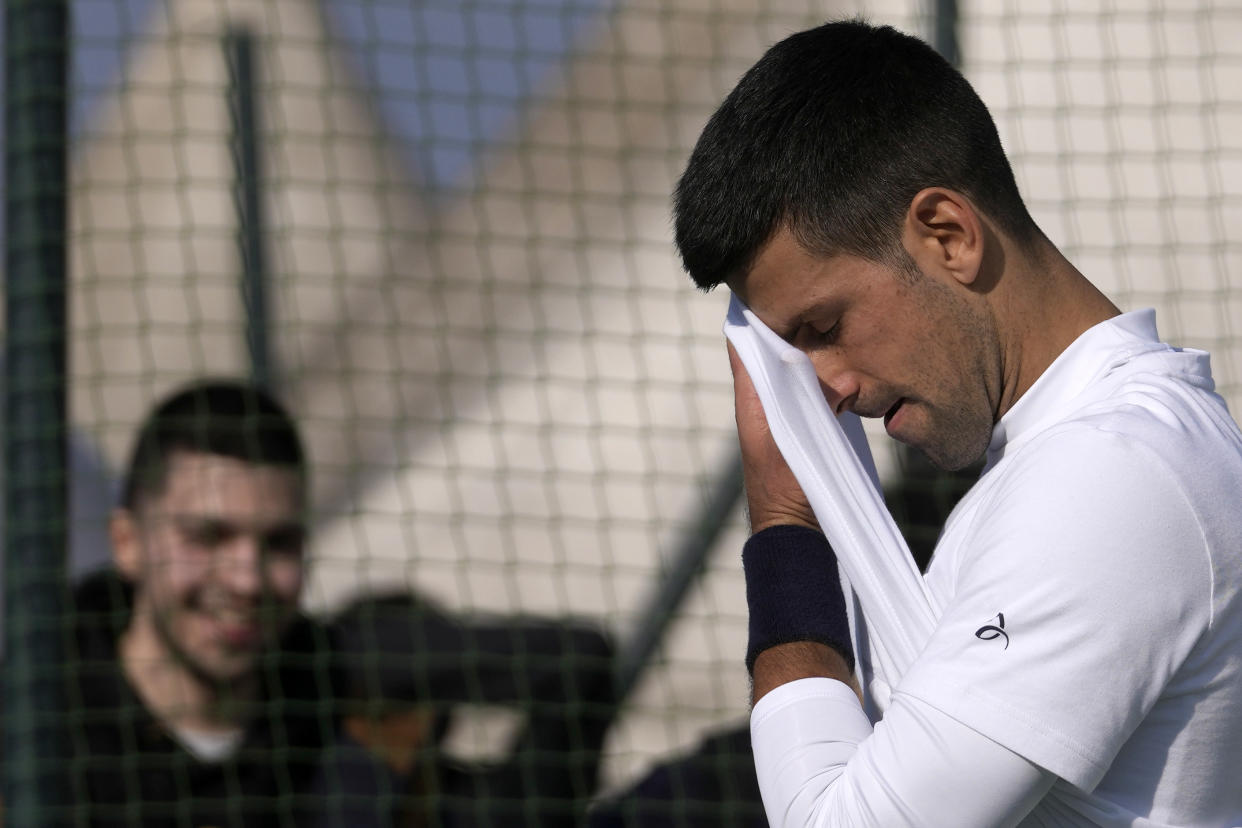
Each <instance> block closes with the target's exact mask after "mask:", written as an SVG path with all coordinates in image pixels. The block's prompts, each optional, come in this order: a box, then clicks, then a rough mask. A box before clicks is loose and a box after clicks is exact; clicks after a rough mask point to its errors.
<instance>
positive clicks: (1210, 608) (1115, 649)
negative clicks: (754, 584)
mask: <svg viewBox="0 0 1242 828" xmlns="http://www.w3.org/2000/svg"><path fill="white" fill-rule="evenodd" d="M926 579H927V583H928V586H929V588H930V590H931V591H932V593H933V594H934V595H935V596H936V597H937V599H938V600H939V603H940V604H941V605H942V606H944V607H945V610H944V612H943V614H942V616H941V618H940V619H939V621H938V623H937V627H936V630H935V632H934V634H933V635H932V638H931V640H930V641H929V643H928V645H927V647H926V649H925V650H924V651H923V652H922V654H921V655H920V657H919V659H918V660H917V661H916V663H915V664H914V665H913V666H912V667H911V669H910V670H909V671H908V672H907V673H906V674H905V676H903V677H902V680H901V681H900V682H899V684H898V686H897V688H896V691H895V693H894V696H893V704H892V706H891V707H890V709H889V710H888V712H887V713H886V716H885V721H884V722H882V723H881V724H880V725H878V726H877V727H876V729H875V734H874V735H871V734H870V728H869V727H864V723H865V722H866V719H865V717H864V718H862V719H861V720H860V719H858V718H857V717H855V716H852V715H850V716H846V715H842V714H841V710H842V697H840V696H839V695H837V696H836V697H834V698H835V701H834V703H833V704H831V705H830V704H828V703H826V702H825V701H824V698H825V695H824V694H825V692H826V691H825V689H824V686H823V681H824V680H806V681H803V682H794V683H792V684H789V685H785V686H783V687H781V688H778V690H777V691H774V692H773V693H770V694H769V695H768V696H765V697H764V698H763V699H762V700H760V702H759V704H757V705H756V707H755V710H754V713H753V715H752V731H753V735H754V740H755V752H756V764H757V767H758V768H759V775H760V782H761V788H763V790H764V798H765V803H767V804H768V808H769V817H770V818H772V821H773V823H774V824H776V825H781V824H798V825H801V824H804V820H802V815H807V819H817V818H818V817H820V816H822V815H823V813H824V812H825V811H826V810H833V809H835V811H834V813H835V816H834V817H833V820H832V821H828V822H824V823H823V824H884V825H893V824H926V825H953V826H967V825H971V824H979V825H990V824H1013V823H1014V822H1016V821H1018V820H1022V819H1023V815H1024V814H1026V812H1027V811H1028V810H1030V808H1031V805H1032V803H1034V802H1035V801H1038V804H1036V805H1035V806H1034V809H1033V810H1030V813H1029V815H1026V817H1025V820H1024V821H1023V822H1022V824H1024V825H1028V824H1029V825H1066V824H1103V825H1148V826H1156V825H1179V826H1183V825H1196V826H1197V825H1203V826H1236V825H1242V772H1240V771H1239V770H1238V768H1239V762H1242V592H1240V587H1242V434H1240V433H1239V431H1238V427H1237V425H1236V424H1235V423H1234V422H1233V420H1232V419H1231V418H1230V417H1229V415H1228V412H1227V411H1226V409H1225V406H1224V403H1223V402H1222V401H1221V400H1220V398H1219V397H1217V396H1216V395H1215V394H1214V393H1212V381H1211V378H1210V372H1209V368H1208V358H1207V355H1206V354H1203V353H1201V352H1193V351H1179V350H1175V349H1173V348H1170V347H1169V346H1167V345H1164V344H1162V343H1160V342H1159V341H1158V339H1157V336H1156V331H1155V321H1154V313H1153V312H1152V311H1150V310H1149V311H1141V312H1137V313H1131V314H1126V315H1124V316H1120V317H1117V318H1115V319H1112V320H1109V321H1107V322H1104V323H1101V324H1100V325H1097V326H1095V327H1094V328H1092V329H1091V330H1089V331H1087V332H1086V333H1085V334H1083V336H1081V337H1080V338H1079V339H1078V340H1077V341H1075V342H1074V343H1073V345H1071V346H1070V348H1068V349H1067V350H1066V351H1065V352H1064V353H1063V354H1062V355H1061V356H1060V357H1059V358H1058V359H1057V360H1056V361H1055V362H1054V363H1053V365H1052V366H1050V367H1049V369H1048V370H1047V371H1046V372H1045V373H1044V375H1043V376H1041V377H1040V379H1039V380H1038V381H1037V382H1036V383H1035V384H1034V385H1033V386H1032V388H1031V389H1030V390H1029V391H1028V392H1027V393H1026V394H1025V395H1024V396H1023V397H1022V398H1021V399H1020V400H1019V401H1018V403H1017V404H1016V405H1015V406H1014V407H1013V408H1012V409H1011V410H1010V411H1009V412H1008V413H1007V414H1006V415H1005V417H1004V418H1002V420H1001V422H1000V423H999V424H998V425H997V427H996V429H995V431H994V434H993V439H992V443H991V446H990V448H989V455H988V465H987V467H986V469H985V472H984V474H983V476H982V478H981V479H980V481H979V483H978V484H976V485H975V486H974V487H973V488H972V489H971V491H970V492H969V493H968V494H967V495H966V497H965V498H963V500H962V502H961V503H960V504H959V505H958V507H957V508H956V509H955V510H954V512H953V514H952V515H951V516H950V518H949V521H948V522H947V524H946V527H945V531H944V534H943V535H942V537H941V540H940V542H939V544H938V545H937V548H936V554H935V556H934V558H933V560H932V563H931V566H930V567H929V569H928V573H927V576H926ZM828 683H829V684H835V683H832V682H828ZM854 706H855V707H857V704H856V702H855V703H854ZM829 710H835V711H836V712H835V713H829ZM858 715H859V716H861V710H859V711H858ZM821 720H823V721H821ZM811 721H815V722H816V724H815V727H808V726H807V722H811ZM836 728H839V729H840V733H836V732H835V731H834V729H836ZM794 731H801V732H802V735H799V734H798V733H796V732H794ZM864 731H866V732H864ZM877 735H878V736H882V738H876V736H877ZM860 736H861V738H860ZM838 737H840V738H838ZM828 745H831V746H832V747H831V749H828V748H826V746H828ZM850 745H852V746H853V747H850ZM825 751H827V752H829V753H832V754H833V756H836V757H837V760H834V761H836V762H837V764H836V765H834V769H833V770H831V771H830V772H825V770H824V768H823V767H821V765H822V763H823V761H824V759H823V756H825V755H826V753H825ZM834 751H835V752H834ZM838 760H839V761H838ZM765 766H766V767H765ZM775 768H780V769H781V770H780V771H779V773H778V772H776V771H775V770H774V769H775ZM985 771H986V772H985ZM765 777H766V781H765ZM1054 777H1055V778H1057V781H1055V785H1054ZM929 780H931V781H932V782H934V784H929ZM1052 785H1054V787H1053V789H1052V795H1049V796H1044V794H1046V793H1047V792H1048V790H1049V786H1052ZM834 786H837V787H840V788H841V789H842V792H841V793H837V792H836V791H833V790H832V788H833V787H834ZM955 796H956V797H958V798H960V797H961V796H966V797H967V798H969V799H970V806H969V808H967V809H966V810H967V811H969V813H965V812H963V813H958V812H956V811H954V810H953V808H954V806H953V804H952V803H954V801H955ZM1040 797H1043V798H1042V799H1040ZM815 803H818V805H816V804H815ZM851 803H852V804H851ZM929 803H934V807H933V806H932V805H929ZM946 807H947V808H949V811H950V812H951V813H946V810H945V809H946ZM842 808H844V809H845V810H841V809H842ZM851 808H852V809H853V810H850V809H851ZM817 809H818V810H817ZM774 811H775V815H774ZM786 820H789V821H786ZM800 820H802V821H800ZM970 820H980V821H978V822H972V821H970Z"/></svg>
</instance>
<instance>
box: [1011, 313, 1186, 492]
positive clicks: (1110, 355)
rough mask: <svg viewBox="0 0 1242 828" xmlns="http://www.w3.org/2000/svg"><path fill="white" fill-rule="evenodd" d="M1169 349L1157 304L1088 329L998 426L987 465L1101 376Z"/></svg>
mask: <svg viewBox="0 0 1242 828" xmlns="http://www.w3.org/2000/svg"><path fill="white" fill-rule="evenodd" d="M1168 349H1169V346H1167V345H1165V344H1163V343H1162V342H1160V338H1159V335H1158V334H1157V333H1156V311H1155V309H1153V308H1144V309H1143V310H1137V311H1131V312H1130V313H1123V314H1121V315H1120V316H1114V317H1112V318H1111V319H1107V320H1105V321H1103V322H1100V323H1099V324H1097V325H1094V326H1092V327H1091V328H1088V329H1087V330H1086V331H1084V332H1083V334H1082V335H1081V336H1079V337H1078V338H1077V339H1075V340H1074V341H1073V342H1072V343H1070V346H1069V347H1068V348H1066V349H1065V350H1064V351H1062V352H1061V355H1060V356H1058V357H1057V358H1056V359H1055V360H1053V362H1052V364H1051V365H1049V366H1048V368H1047V370H1045V371H1044V373H1043V374H1041V375H1040V377H1039V379H1037V380H1035V383H1034V384H1033V385H1032V386H1031V387H1030V388H1029V389H1027V392H1026V393H1025V394H1023V395H1022V397H1021V398H1020V399H1019V400H1018V401H1017V402H1016V403H1014V405H1013V407H1012V408H1010V409H1009V411H1007V412H1006V413H1005V416H1003V417H1001V419H1000V422H998V423H997V424H996V425H995V427H993V429H992V441H991V443H990V444H989V445H988V456H987V468H991V467H992V466H993V465H995V464H996V463H997V462H998V461H999V460H1000V459H1001V457H1003V456H1004V454H1005V452H1006V451H1007V450H1009V449H1012V448H1013V447H1014V446H1015V445H1017V444H1018V443H1021V442H1022V441H1023V440H1024V439H1025V438H1026V437H1029V436H1031V435H1033V434H1035V433H1037V432H1038V431H1039V430H1040V429H1039V428H1038V426H1040V424H1042V423H1043V422H1045V421H1047V420H1049V419H1051V418H1054V417H1058V416H1060V415H1062V414H1064V412H1066V411H1067V410H1068V409H1069V407H1070V403H1071V402H1072V401H1073V400H1074V398H1075V397H1077V396H1078V395H1079V394H1081V393H1082V392H1083V390H1084V389H1086V388H1087V387H1088V386H1090V385H1091V384H1093V383H1094V382H1095V381H1096V380H1098V379H1099V378H1100V377H1102V376H1104V375H1106V374H1108V373H1109V372H1110V371H1112V370H1113V369H1114V368H1116V367H1118V366H1119V365H1124V364H1125V363H1127V362H1129V361H1130V360H1131V359H1133V358H1134V357H1135V356H1137V355H1138V354H1140V353H1145V352H1147V351H1152V350H1168Z"/></svg>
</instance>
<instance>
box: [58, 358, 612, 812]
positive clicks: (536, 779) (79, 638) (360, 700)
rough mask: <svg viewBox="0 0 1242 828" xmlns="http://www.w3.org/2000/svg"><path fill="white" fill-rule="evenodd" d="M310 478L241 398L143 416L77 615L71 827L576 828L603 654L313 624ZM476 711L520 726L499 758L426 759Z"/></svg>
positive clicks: (209, 390) (359, 617)
mask: <svg viewBox="0 0 1242 828" xmlns="http://www.w3.org/2000/svg"><path fill="white" fill-rule="evenodd" d="M307 476H308V463H307V459H306V456H305V454H304V451H303V447H302V441H301V438H300V437H299V434H298V429H297V426H296V424H295V423H294V421H293V420H292V418H291V417H290V416H289V414H288V413H287V412H286V411H285V410H284V408H283V407H282V406H281V405H280V404H279V403H278V402H277V401H276V400H275V399H274V398H273V397H271V396H270V395H268V394H267V393H266V392H264V391H262V390H260V389H258V388H255V387H254V386H252V385H249V384H248V383H245V382H241V381H233V380H208V381H202V382H195V383H192V384H190V385H188V386H185V387H183V388H181V389H178V390H177V391H175V392H173V393H172V394H171V395H170V396H169V397H167V398H166V399H165V400H163V401H162V402H160V403H159V404H157V405H156V406H155V408H154V409H153V410H152V412H151V413H150V415H149V416H148V418H147V420H146V421H145V423H144V424H143V425H142V427H141V429H140V431H139V433H138V436H137V439H136V441H135V447H134V450H133V453H132V457H131V461H130V464H129V467H128V470H127V474H126V478H125V481H124V484H123V490H122V496H121V502H120V505H119V507H118V508H117V510H116V511H115V513H114V515H113V518H112V521H111V538H112V544H113V553H114V558H115V564H116V566H115V568H114V570H109V571H106V572H101V573H97V574H96V575H94V576H92V577H90V578H88V579H87V580H86V581H85V582H84V583H83V584H82V585H80V587H79V588H78V590H77V592H76V595H75V615H76V617H75V630H74V632H75V637H76V638H75V640H76V647H77V653H76V656H77V657H76V659H75V660H74V663H73V666H72V668H71V670H70V671H69V672H70V687H69V693H68V697H69V701H70V706H71V711H72V712H71V715H70V716H69V717H68V728H69V730H70V745H71V748H72V751H71V759H70V762H71V774H70V775H71V779H72V784H73V791H72V797H71V799H72V803H73V807H74V813H73V821H74V824H77V825H87V826H91V828H103V827H104V826H109V828H110V827H111V826H143V828H161V827H162V826H168V827H169V828H171V827H172V826H225V825H233V826H276V825H282V826H283V825H296V826H299V828H302V827H303V826H306V827H307V828H313V827H314V826H329V825H331V826H349V827H350V828H367V826H370V827H371V828H379V826H390V825H397V824H411V823H407V822H399V820H402V819H405V818H406V817H410V818H413V816H412V815H413V814H418V816H419V818H420V819H421V820H425V822H426V823H427V824H434V825H444V826H458V825H461V826H465V825H470V826H487V825H506V826H512V825H518V826H524V825H539V826H541V828H542V827H543V826H570V825H574V824H576V821H575V820H576V818H577V817H578V816H579V815H580V814H581V812H582V811H583V810H584V809H585V806H586V803H587V801H588V797H589V796H590V794H591V793H592V791H593V787H594V784H595V780H596V775H597V772H598V767H599V756H600V749H601V747H602V743H603V739H604V734H605V732H606V729H607V725H608V722H609V721H610V717H611V715H612V713H613V711H614V708H613V705H612V672H611V654H612V649H611V642H610V641H609V639H608V638H607V637H606V636H604V635H603V634H602V633H601V632H600V631H599V630H598V629H595V628H594V627H588V626H586V625H580V624H573V623H569V622H557V621H546V620H541V619H529V618H507V619H503V620H491V621H485V622H484V621H474V620H471V621H469V622H467V621H465V620H462V619H455V618H451V617H449V616H447V615H446V614H444V613H443V612H441V611H439V610H438V609H437V608H435V607H433V606H431V605H430V604H429V603H428V602H426V601H423V600H420V599H419V598H417V597H416V596H413V595H408V594H395V595H386V596H378V597H375V598H363V599H359V600H358V601H357V602H355V603H354V604H351V605H350V606H349V607H346V608H345V609H344V610H343V611H342V612H340V613H338V614H337V616H335V617H334V618H331V619H325V620H313V619H311V618H308V617H307V616H305V615H303V614H301V613H300V612H299V611H298V605H299V599H300V598H301V591H302V582H303V574H304V570H305V560H304V546H305V543H306V534H307V528H306V498H307V487H308V480H307ZM469 704H494V705H504V706H508V707H511V708H513V709H515V710H517V711H518V712H519V713H523V712H524V713H526V714H528V718H527V725H526V727H525V729H524V730H522V731H521V732H520V733H519V738H518V739H517V740H515V744H514V745H513V746H512V749H511V750H509V751H508V752H507V753H505V754H503V755H501V756H500V757H499V758H497V759H496V760H495V761H492V762H490V763H487V764H469V763H463V762H453V761H450V760H448V759H447V758H445V757H443V756H440V755H438V754H437V751H436V745H437V742H438V740H439V739H440V738H441V737H442V736H443V735H444V733H445V731H446V728H447V726H448V724H449V716H450V712H451V710H452V709H453V708H455V707H456V706H458V705H469ZM412 824H421V822H419V821H417V820H416V821H415V822H414V823H412Z"/></svg>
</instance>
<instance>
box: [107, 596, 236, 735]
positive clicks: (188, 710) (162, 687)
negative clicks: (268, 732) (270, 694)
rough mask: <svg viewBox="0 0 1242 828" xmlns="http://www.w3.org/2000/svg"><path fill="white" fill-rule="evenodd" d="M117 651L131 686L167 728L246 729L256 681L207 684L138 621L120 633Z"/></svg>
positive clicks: (148, 628) (212, 731)
mask: <svg viewBox="0 0 1242 828" xmlns="http://www.w3.org/2000/svg"><path fill="white" fill-rule="evenodd" d="M119 652H120V658H121V665H122V668H123V669H124V671H125V677H126V679H128V681H129V683H130V686H131V687H133V688H134V691H135V692H136V693H137V694H138V697H139V698H141V699H142V702H143V704H144V705H145V706H146V708H147V710H148V711H149V712H150V713H151V715H152V716H153V717H154V718H155V719H156V720H158V721H159V722H160V723H161V724H163V725H164V726H165V727H166V728H168V729H169V730H172V731H182V730H191V731H197V732H201V733H229V732H232V731H236V730H237V729H238V728H240V727H242V726H243V725H244V723H245V719H246V716H247V709H248V708H249V707H250V705H249V702H250V701H252V700H253V699H254V697H255V694H256V690H257V688H256V686H255V682H254V681H253V680H247V681H243V682H239V683H237V684H232V685H224V686H221V685H213V684H211V683H208V682H205V681H203V680H202V679H201V678H200V677H198V676H197V675H195V674H194V672H193V671H192V670H190V669H189V668H188V667H187V666H186V665H185V664H183V663H182V661H181V660H180V659H179V658H178V657H177V656H176V655H174V654H173V653H171V652H170V651H169V650H168V648H167V647H166V646H165V645H164V643H163V641H162V640H161V639H160V637H159V635H158V634H157V633H156V631H155V630H154V629H153V628H152V626H151V625H150V624H144V623H142V622H141V621H140V620H139V619H137V618H135V619H134V621H133V622H131V624H130V626H129V627H128V628H127V629H126V630H125V632H124V633H123V634H122V636H121V640H120V648H119Z"/></svg>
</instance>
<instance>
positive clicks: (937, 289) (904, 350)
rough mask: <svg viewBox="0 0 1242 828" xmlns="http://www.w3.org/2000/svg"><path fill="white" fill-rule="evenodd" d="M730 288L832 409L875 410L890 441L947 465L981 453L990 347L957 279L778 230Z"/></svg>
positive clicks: (992, 376) (993, 351)
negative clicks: (798, 357) (786, 346)
mask: <svg viewBox="0 0 1242 828" xmlns="http://www.w3.org/2000/svg"><path fill="white" fill-rule="evenodd" d="M729 287H730V288H731V289H732V290H733V292H734V293H735V294H737V295H738V297H739V298H740V299H741V300H742V301H743V302H745V303H746V305H747V306H748V307H749V308H750V309H751V310H752V311H753V312H754V313H755V314H756V315H757V316H758V317H759V318H760V319H762V320H763V322H764V324H766V325H767V326H768V327H769V328H771V329H772V330H773V331H775V332H776V333H777V334H779V335H780V336H781V337H782V338H784V339H785V340H786V341H787V342H789V343H790V344H792V345H793V346H795V347H796V348H798V349H799V350H801V351H803V352H805V353H806V354H807V355H808V356H809V357H810V359H811V362H812V364H813V365H814V366H815V373H816V374H817V375H818V376H819V380H820V385H821V387H822V388H823V391H824V397H825V398H826V399H827V400H828V403H829V404H830V405H831V406H832V408H833V410H834V411H836V412H837V413H840V412H842V411H853V412H854V413H856V414H858V415H859V416H863V417H883V418H884V427H885V430H886V431H887V432H888V433H889V435H890V436H891V437H893V438H894V439H897V440H900V441H901V442H903V443H907V444H909V445H911V446H914V447H916V448H918V449H920V450H922V451H923V453H924V454H926V455H927V456H928V457H929V458H930V459H931V460H932V462H934V463H936V464H937V465H938V466H940V467H941V468H945V469H959V468H962V467H964V466H967V465H969V464H970V463H972V462H974V461H975V460H977V459H978V458H979V457H981V456H982V455H983V453H984V452H985V451H986V450H987V446H988V442H989V440H990V439H991V433H992V425H993V423H994V422H995V418H994V413H995V411H996V406H995V404H994V402H993V400H994V399H995V398H996V395H997V393H998V389H999V387H1000V356H999V345H998V341H997V337H996V333H995V329H994V326H993V325H992V323H991V321H990V318H989V316H988V315H987V314H986V312H985V311H984V310H983V308H982V307H981V306H980V304H979V303H978V301H976V300H975V299H974V298H973V297H972V296H971V295H969V291H968V290H966V289H965V288H964V287H962V286H960V285H956V284H953V283H949V282H947V281H937V280H936V279H935V278H934V277H932V276H929V275H926V274H922V273H903V272H900V271H898V270H896V269H895V268H893V267H891V266H887V265H882V264H878V263H875V262H871V261H868V260H866V259H862V258H859V257H856V256H847V255H841V256H831V257H828V258H824V257H818V256H815V255H813V254H811V253H808V252H807V251H806V250H805V249H804V248H803V247H802V246H801V245H799V244H798V242H797V241H796V240H795V239H794V237H793V236H792V234H790V233H789V232H787V231H784V230H782V231H779V232H778V233H777V234H776V235H775V236H774V237H773V239H772V240H771V241H770V242H768V244H767V245H766V246H765V247H764V248H763V250H762V251H761V252H760V255H759V256H758V258H757V259H756V261H755V264H754V265H753V267H752V268H751V270H750V272H749V273H748V274H747V275H746V276H745V278H742V279H735V280H731V281H730V282H729Z"/></svg>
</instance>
